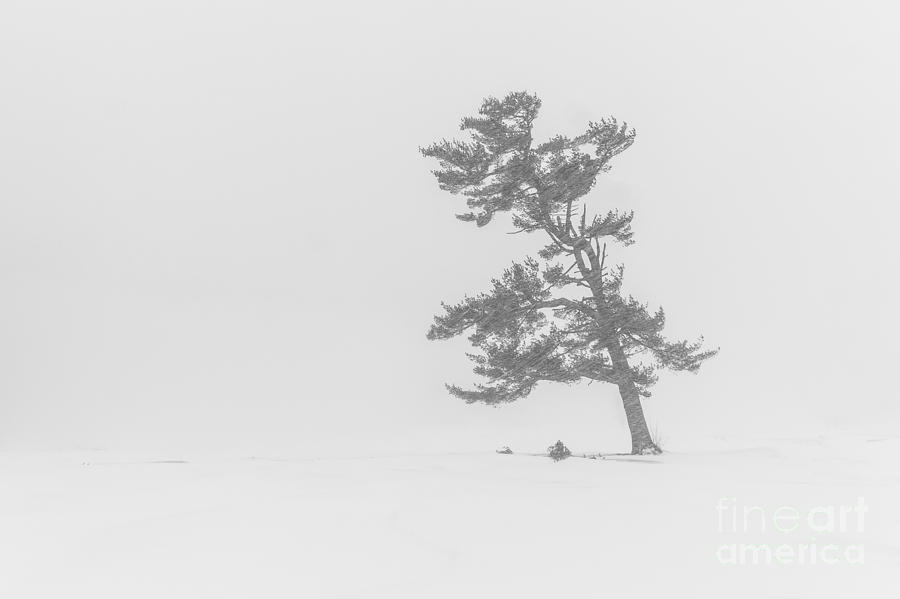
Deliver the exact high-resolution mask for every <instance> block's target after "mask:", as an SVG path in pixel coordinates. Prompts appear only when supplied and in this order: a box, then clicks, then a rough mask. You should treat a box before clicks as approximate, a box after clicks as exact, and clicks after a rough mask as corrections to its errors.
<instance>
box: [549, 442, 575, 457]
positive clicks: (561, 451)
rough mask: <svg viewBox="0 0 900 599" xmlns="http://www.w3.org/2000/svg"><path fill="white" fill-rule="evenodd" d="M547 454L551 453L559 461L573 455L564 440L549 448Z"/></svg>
mask: <svg viewBox="0 0 900 599" xmlns="http://www.w3.org/2000/svg"><path fill="white" fill-rule="evenodd" d="M547 455H549V456H550V457H551V458H552V459H553V461H554V462H558V461H560V460H564V459H566V458H567V457H569V456H571V455H572V452H571V451H569V448H568V447H566V446H565V445H563V442H562V441H557V442H556V445H551V446H550V447H548V448H547Z"/></svg>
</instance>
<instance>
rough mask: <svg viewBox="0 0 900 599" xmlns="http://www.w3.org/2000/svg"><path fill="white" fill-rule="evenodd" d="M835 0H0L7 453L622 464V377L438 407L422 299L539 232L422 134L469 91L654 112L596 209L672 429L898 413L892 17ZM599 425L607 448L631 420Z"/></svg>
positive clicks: (574, 117) (532, 244)
mask: <svg viewBox="0 0 900 599" xmlns="http://www.w3.org/2000/svg"><path fill="white" fill-rule="evenodd" d="M897 16H898V15H897V14H896V11H895V9H894V7H893V6H892V5H891V4H889V3H865V2H862V3H852V4H850V3H831V2H794V3H784V2H754V3H740V4H738V3H721V2H679V3H667V2H641V3H625V2H580V3H573V2H542V3H534V2H490V3H485V2H447V3H427V2H410V3H397V2H377V3H375V2H372V3H364V2H359V3H317V5H315V6H313V5H310V6H306V5H303V4H301V3H288V2H284V3H281V2H252V3H251V2H197V1H193V0H187V1H185V0H182V1H178V2H169V1H164V2H129V3H120V2H97V1H93V0H87V1H84V2H78V3H71V2H41V1H29V2H12V1H8V2H6V3H4V5H3V7H2V8H0V75H2V76H0V130H2V137H0V161H2V165H3V168H2V169H0V284H2V286H3V287H2V295H0V357H2V360H3V364H4V367H3V368H2V370H0V446H3V447H18V446H31V447H48V448H59V447H80V448H94V447H97V448H105V447H120V446H122V447H124V446H131V445H141V446H151V447H175V446H191V447H225V448H233V449H235V450H240V451H245V450H246V451H255V450H256V449H258V448H260V447H271V446H277V447H282V448H290V449H292V450H297V451H300V450H301V449H303V450H306V448H308V447H310V446H313V445H320V444H322V443H328V444H333V445H334V446H348V445H354V446H368V447H372V448H380V449H385V450H387V449H388V448H396V447H402V448H410V447H421V448H434V447H443V448H461V449H462V448H470V447H473V446H478V447H485V446H487V447H493V446H494V445H501V444H508V443H514V442H517V441H518V442H520V443H532V444H533V445H537V447H541V443H544V442H545V441H546V443H544V446H545V445H546V444H548V443H550V442H552V441H555V440H556V438H559V437H561V438H564V439H567V441H568V440H569V439H572V440H574V444H575V445H581V446H585V447H588V446H590V447H598V448H599V447H601V446H602V448H605V449H624V447H625V446H626V442H625V439H626V435H627V430H626V429H625V426H624V416H623V415H621V414H620V413H621V404H620V400H619V399H618V394H617V391H616V390H615V389H614V388H612V387H609V388H603V387H602V386H600V385H590V386H588V385H580V386H575V387H565V386H559V385H552V384H544V385H542V386H541V387H539V389H538V390H537V391H536V392H535V393H534V394H533V395H532V396H531V397H529V398H527V399H525V400H522V401H520V402H518V403H516V404H513V405H509V406H504V407H502V408H498V409H492V408H487V407H484V406H468V405H465V404H464V403H462V402H460V401H459V400H456V399H454V398H452V397H450V396H449V395H448V394H447V393H446V391H445V390H444V387H443V384H444V383H445V382H450V381H452V382H457V383H461V384H464V383H468V382H471V380H472V377H473V375H472V374H471V372H470V364H469V362H468V361H467V359H466V358H465V355H464V352H465V351H467V350H468V349H469V347H468V345H467V343H466V342H465V340H464V339H459V340H455V341H452V342H444V343H437V342H429V341H427V340H426V339H425V331H426V330H427V327H428V325H429V324H430V322H431V317H432V316H433V315H434V314H436V313H437V312H438V311H439V310H440V302H441V301H442V300H443V301H453V300H456V299H458V298H460V297H462V296H463V295H464V294H465V293H474V292H477V291H480V290H482V289H484V288H486V287H487V286H488V285H489V283H490V279H491V277H493V276H495V275H497V274H499V272H500V271H502V269H503V268H504V267H505V266H506V265H508V264H509V262H510V261H512V260H514V259H520V258H521V257H522V256H523V255H524V254H526V253H528V252H531V253H534V252H536V251H537V249H539V248H540V247H541V246H542V245H543V243H544V240H543V239H541V238H540V237H539V236H538V235H537V234H535V235H531V236H528V235H506V234H505V233H506V232H508V231H510V230H511V228H510V227H509V225H508V223H507V222H506V221H505V220H503V219H499V220H498V221H496V222H493V223H492V224H491V225H489V226H488V227H485V228H482V229H477V228H475V227H474V226H473V225H471V224H469V223H462V222H460V221H458V220H456V219H455V218H453V214H454V213H456V212H459V211H461V209H462V207H463V205H464V202H463V200H462V199H461V198H459V197H454V196H451V195H449V194H447V193H445V192H442V191H441V190H439V189H438V187H437V184H436V182H435V181H434V179H433V177H432V175H431V174H430V172H429V171H430V170H431V169H432V168H435V165H434V164H432V163H430V162H429V161H428V160H426V159H424V158H423V157H422V156H421V155H420V154H419V153H418V148H419V147H420V146H423V145H426V144H428V143H430V142H432V141H434V140H437V139H440V138H443V137H448V138H449V137H452V136H456V135H459V134H460V132H459V131H458V125H459V120H460V118H461V117H463V116H465V115H469V114H472V113H474V112H475V111H476V110H477V108H478V106H479V105H480V102H481V100H482V99H483V98H484V97H486V96H489V95H493V96H502V95H505V94H506V93H507V92H509V91H513V90H523V89H524V90H528V91H531V92H534V93H537V94H538V95H539V96H540V97H541V99H542V100H543V108H542V112H541V116H540V117H539V118H538V121H537V124H536V135H537V136H538V137H540V138H545V137H549V136H551V135H555V134H557V133H561V134H569V135H571V134H577V133H579V132H581V131H582V130H583V128H584V127H585V126H586V124H587V122H588V121H589V120H599V119H600V118H603V117H605V116H608V115H614V116H615V117H616V118H618V119H619V120H624V121H627V122H628V123H629V124H630V125H633V126H634V127H635V128H636V129H637V131H638V138H637V142H636V143H635V145H634V146H633V147H632V148H631V149H629V150H628V151H627V152H625V153H624V154H622V155H621V156H619V157H618V158H617V159H615V161H614V163H613V169H612V171H611V172H610V173H608V174H606V175H603V176H601V179H600V181H599V182H598V185H597V187H596V189H595V190H594V191H593V192H592V195H591V196H589V197H590V204H591V205H592V206H595V207H596V209H597V210H603V211H605V210H608V209H610V208H620V209H634V210H635V212H636V217H635V222H634V228H635V232H636V236H635V239H636V244H635V245H634V246H631V247H628V248H621V247H612V248H611V250H610V253H611V259H612V260H614V261H616V262H624V263H625V264H626V286H627V288H628V290H629V291H631V292H633V293H635V294H636V295H638V296H639V297H641V298H642V299H645V300H647V301H649V302H650V303H651V305H652V306H657V305H662V306H664V307H665V309H666V313H667V315H668V323H669V324H668V327H669V328H668V331H669V333H670V334H671V335H673V336H684V337H690V338H693V337H694V336H696V335H699V334H703V335H704V336H705V338H706V339H707V341H708V342H709V344H710V345H712V346H720V347H721V353H720V355H719V356H717V357H716V358H714V359H713V360H711V361H710V362H709V363H707V364H706V365H704V367H703V368H702V369H701V372H700V373H699V375H697V376H693V375H687V374H663V375H662V376H661V380H660V383H659V384H658V385H657V387H656V389H655V393H654V397H653V398H651V399H649V400H647V401H646V402H645V405H646V409H647V411H648V418H649V419H650V421H651V426H652V427H654V428H656V429H658V430H659V431H660V433H661V434H662V436H663V437H664V438H666V439H668V440H670V441H671V444H672V445H674V446H677V445H678V444H679V443H681V442H687V441H688V440H691V439H693V438H697V437H702V436H710V435H726V434H729V435H750V436H778V435H783V434H788V433H789V434H804V435H806V434H808V435H814V434H817V432H819V431H822V430H828V429H834V428H849V429H854V430H857V429H864V430H867V431H873V432H875V431H880V430H886V429H888V428H895V427H896V426H897V424H900V422H898V420H900V418H898V408H897V406H896V402H895V401H894V397H893V395H894V394H893V392H891V388H892V381H891V375H892V374H893V366H894V359H893V358H894V354H895V351H896V350H895V348H894V340H895V339H896V338H897V337H896V335H897V332H898V331H897V325H896V322H895V310H896V306H897V305H898V283H897V274H896V273H897V272H898V252H897V250H896V245H895V241H894V237H895V235H894V231H893V228H894V225H895V222H896V220H897V217H898V215H900V211H898V208H897V203H896V201H897V197H898V187H900V185H898V179H897V176H896V168H897V164H898V159H900V155H898V154H900V152H898V145H897V141H896V140H897V139H898V134H900V117H898V113H897V106H898V103H900V90H898V79H897V77H896V73H897V72H898V65H897V57H898V56H900V42H898V41H897V40H898V39H900V36H898V32H897V22H898V21H897V19H896V17H897ZM616 435H618V436H616Z"/></svg>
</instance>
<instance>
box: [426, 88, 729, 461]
mask: <svg viewBox="0 0 900 599" xmlns="http://www.w3.org/2000/svg"><path fill="white" fill-rule="evenodd" d="M540 106H541V102H540V100H539V99H538V98H537V96H535V95H531V94H528V93H526V92H516V93H511V94H509V95H507V96H506V97H505V98H503V99H502V100H498V99H496V98H487V99H486V100H485V101H484V102H483V104H482V106H481V108H480V110H479V111H478V116H474V117H467V118H464V119H463V120H462V124H461V126H460V129H461V130H463V131H468V132H469V133H470V139H469V140H467V141H456V140H451V141H448V140H443V141H440V142H437V143H434V144H432V145H430V146H428V147H425V148H421V152H422V154H423V155H424V156H426V157H431V158H436V159H437V161H438V164H439V165H440V169H439V170H435V171H433V173H434V175H435V177H436V178H437V180H438V184H439V186H440V188H441V189H443V190H445V191H449V192H451V193H453V194H461V195H463V196H465V198H466V203H467V204H468V207H469V209H470V211H469V212H465V213H463V214H458V215H457V218H459V219H460V220H462V221H465V222H474V223H475V224H476V225H477V226H479V227H483V226H485V225H487V224H488V223H489V222H491V220H492V218H493V217H494V215H495V214H497V213H500V212H509V213H511V216H512V224H513V226H514V227H515V228H516V231H515V232H525V233H532V232H542V233H543V234H545V235H546V236H547V238H548V239H547V245H546V246H545V247H544V248H543V249H541V250H540V251H539V252H538V259H536V258H533V257H526V258H525V259H524V260H523V261H521V262H514V263H513V264H512V265H511V266H510V267H509V268H507V269H506V270H505V271H504V272H503V273H502V274H501V275H500V276H499V277H498V278H496V279H494V280H493V285H492V287H491V289H490V290H488V291H486V292H483V293H480V294H478V295H475V296H471V297H469V296H466V297H464V298H463V300H462V301H460V302H458V303H455V304H446V303H442V307H443V313H442V314H440V315H438V316H436V317H435V318H434V324H433V325H432V326H431V328H430V329H429V331H428V338H429V339H449V338H452V337H455V336H457V335H460V334H463V333H469V337H468V338H469V341H470V342H471V344H472V346H473V347H475V348H477V349H478V350H479V352H478V353H471V354H468V356H469V358H470V359H471V360H472V362H474V364H475V367H474V372H475V373H476V374H478V375H481V376H482V377H484V378H485V379H486V381H485V382H483V383H480V384H477V385H475V388H474V389H463V388H460V387H458V386H456V385H447V389H448V390H449V392H450V393H451V394H452V395H454V396H456V397H458V398H461V399H463V400H465V401H466V402H469V403H474V402H483V403H486V404H494V405H496V404H502V403H505V402H511V401H515V400H517V399H520V398H522V397H525V396H527V395H528V394H529V393H531V391H532V390H533V389H534V388H535V386H536V385H537V384H538V383H539V382H541V381H555V382H558V383H567V384H572V383H576V382H579V381H582V380H584V379H587V380H589V381H603V382H607V383H612V384H614V385H616V386H617V387H618V389H619V394H620V395H621V397H622V402H623V404H624V407H625V414H626V416H627V420H628V427H629V429H630V432H631V451H632V453H634V454H644V453H659V451H660V449H659V448H658V447H657V445H656V444H655V443H654V441H653V439H652V438H651V435H650V432H649V430H648V428H647V423H646V420H645V419H644V413H643V409H642V407H641V397H649V396H650V387H651V386H652V385H653V384H654V383H655V382H656V380H657V374H656V373H657V371H658V370H659V369H660V368H665V369H670V370H678V371H681V370H686V371H689V372H697V371H698V369H699V368H700V365H701V363H702V362H703V361H704V360H706V359H708V358H710V357H712V356H713V355H715V354H716V352H717V351H718V350H707V349H703V347H702V345H703V338H702V337H701V338H700V339H699V340H697V341H695V342H688V341H669V340H667V339H666V338H665V337H664V336H663V335H662V330H663V327H664V325H665V314H664V313H663V310H662V308H659V309H658V310H656V311H655V312H652V311H650V310H649V309H648V306H647V304H645V303H642V302H639V301H638V300H636V299H634V298H633V297H632V296H630V295H628V296H625V295H623V293H622V291H621V287H622V277H623V267H622V266H617V267H610V266H608V265H607V244H606V241H607V240H612V241H615V242H618V243H620V244H623V245H630V244H631V243H633V239H632V237H633V232H632V229H631V224H632V220H633V218H634V213H633V212H627V213H623V212H619V211H617V210H609V211H607V212H606V213H605V214H603V213H599V214H596V215H591V216H589V215H588V209H587V202H586V196H587V195H588V192H590V191H591V188H592V187H593V186H594V183H595V181H596V179H597V176H598V175H599V174H600V173H602V172H605V171H608V170H609V168H610V161H611V160H612V158H613V157H615V156H617V155H618V154H620V153H622V152H624V151H625V150H626V149H628V148H629V147H630V146H631V144H632V143H634V139H635V132H634V130H633V129H629V128H628V126H627V124H626V123H622V124H619V123H618V122H617V121H616V120H615V119H613V118H610V119H604V120H601V121H599V122H591V123H589V124H588V128H587V131H585V132H584V133H583V134H581V135H579V136H577V137H574V138H571V139H570V138H568V137H563V136H556V137H553V138H551V139H549V140H547V141H546V142H544V143H540V144H536V143H535V142H534V141H533V140H532V124H533V123H534V120H535V118H536V117H537V115H538V110H539V109H540Z"/></svg>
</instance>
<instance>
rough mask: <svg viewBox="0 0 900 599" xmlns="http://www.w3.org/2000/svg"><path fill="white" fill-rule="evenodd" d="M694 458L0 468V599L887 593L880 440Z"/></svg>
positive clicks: (892, 547)
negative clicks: (756, 558) (769, 557)
mask: <svg viewBox="0 0 900 599" xmlns="http://www.w3.org/2000/svg"><path fill="white" fill-rule="evenodd" d="M706 445H708V447H707V448H706V449H704V450H696V451H683V452H677V451H676V452H670V453H667V454H665V455H663V456H660V457H652V458H651V457H646V458H639V459H633V458H627V457H622V458H614V457H612V456H610V457H609V458H608V459H604V460H590V459H574V458H573V459H569V460H567V461H563V462H560V463H553V462H552V461H550V460H549V459H546V458H540V457H533V456H527V455H522V454H516V455H511V456H507V455H497V454H495V453H493V452H492V451H484V452H481V453H461V454H437V453H435V454H418V455H416V454H407V455H387V454H385V455H357V456H352V455H345V456H340V457H328V456H326V455H320V456H314V455H307V456H302V455H258V456H249V455H246V456H237V455H232V456H226V455H224V454H220V455H202V454H199V453H198V454H175V455H172V454H163V453H158V454H152V455H150V454H140V455H139V454H127V455H126V454H123V453H114V452H109V451H91V452H55V453H37V452H32V453H22V452H14V451H5V452H2V453H0V489H2V491H0V597H4V598H10V599H24V598H28V597H47V598H63V597H65V598H80V597H86V598H91V599H100V598H116V599H122V598H129V599H133V598H139V597H153V598H163V597H165V598H166V599H171V598H181V597H184V598H191V599H197V598H202V597H216V598H227V597H242V598H246V597H260V598H262V597H265V598H271V597H292V598H297V597H304V598H306V597H309V598H332V597H333V598H339V597H341V598H342V597H360V598H367V599H368V598H374V597H389V598H392V599H393V598H402V597H410V598H417V599H421V598H443V597H447V598H451V597H452V598H459V597H477V598H481V597H485V598H487V597H516V598H519V597H542V598H548V597H621V596H626V595H625V594H626V593H628V596H644V597H692V598H704V597H754V598H760V597H784V598H787V597H796V598H811V597H858V596H866V597H874V598H881V597H884V598H888V597H896V596H897V595H896V594H895V593H896V592H897V588H898V584H900V583H898V575H900V516H898V510H900V468H898V466H897V459H898V458H900V439H898V438H884V437H874V436H873V437H869V436H861V435H844V436H830V437H829V436H826V437H818V438H812V439H794V440H790V439H780V440H779V439H772V440H768V441H766V442H764V443H755V444H754V443H740V442H735V441H733V440H732V441H729V440H727V439H722V440H720V441H719V442H718V443H717V444H714V443H713V442H712V441H709V442H707V443H706ZM513 449H514V450H516V449H521V450H523V451H527V450H539V449H540V448H516V447H513ZM572 449H573V450H575V451H577V450H578V449H579V448H576V447H573V448H572ZM841 506H846V507H844V509H843V510H842V507H841ZM861 506H862V507H861ZM745 508H746V510H747V516H748V519H747V521H746V522H745V521H744V511H745ZM832 508H833V510H834V521H833V522H829V520H830V518H829V509H832ZM779 510H780V511H779ZM811 513H812V516H810V514H811ZM841 513H843V514H844V516H845V518H844V521H843V522H841V521H840V520H841V519H840V515H841ZM735 516H736V517H737V520H736V521H735V520H734V517H735ZM810 517H811V520H810ZM860 517H862V521H860ZM830 524H831V525H833V526H830ZM763 527H765V529H764V530H763ZM779 528H780V529H782V530H790V529H792V528H795V530H792V531H789V532H782V530H779ZM829 528H831V529H833V530H828V529H829ZM813 544H815V545H816V547H815V549H813V550H810V549H809V548H808V547H807V548H806V549H803V548H802V547H803V546H805V545H806V546H809V545H813ZM741 545H753V546H754V549H750V550H747V549H745V550H744V553H743V555H742V554H741V551H742V549H741ZM781 546H787V547H788V549H784V548H782V549H780V550H779V549H778V548H779V547H781ZM732 547H733V548H734V553H732V549H731V548H732ZM769 550H771V551H772V552H773V555H776V553H775V552H776V551H780V553H779V554H777V555H780V557H773V559H772V563H770V564H756V565H754V564H753V563H751V562H752V559H753V554H754V552H758V556H759V559H760V560H761V561H765V559H766V553H765V552H766V551H769ZM799 552H803V553H804V559H805V563H802V564H801V563H797V562H798V561H799V560H800V556H799ZM811 553H815V554H816V557H817V561H816V563H810V559H811V558H810V557H809V556H810V554H811ZM792 554H793V555H794V558H793V560H790V559H786V558H787V557H789V556H790V555H792ZM779 560H780V561H779ZM723 561H724V562H729V561H736V562H738V563H722V562H723ZM784 561H793V562H794V563H782V562H784ZM823 561H834V562H835V563H823ZM859 561H862V562H863V563H848V562H859ZM741 562H743V563H741Z"/></svg>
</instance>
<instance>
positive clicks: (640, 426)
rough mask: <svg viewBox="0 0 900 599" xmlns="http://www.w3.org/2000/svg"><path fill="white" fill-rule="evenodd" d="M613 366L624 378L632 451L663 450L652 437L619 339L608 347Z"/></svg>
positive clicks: (621, 387) (622, 388)
mask: <svg viewBox="0 0 900 599" xmlns="http://www.w3.org/2000/svg"><path fill="white" fill-rule="evenodd" d="M607 349H608V350H609V355H610V358H611V359H612V362H613V367H614V368H615V369H616V371H617V373H619V374H620V375H621V376H622V377H623V380H622V381H621V382H620V383H619V395H621V396H622V404H623V405H624V406H625V418H626V419H627V420H628V430H629V431H630V432H631V453H632V454H634V455H643V454H658V453H662V450H661V449H660V448H659V447H658V446H657V445H656V443H654V442H653V439H652V438H651V437H650V429H649V428H647V420H646V419H644V409H643V408H642V407H641V395H640V393H638V390H637V387H636V386H635V384H634V382H632V380H631V377H630V376H629V373H630V372H631V371H630V369H629V367H628V358H627V357H626V356H625V352H624V351H622V346H620V345H619V343H618V341H614V342H612V343H610V344H609V346H608V347H607Z"/></svg>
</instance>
